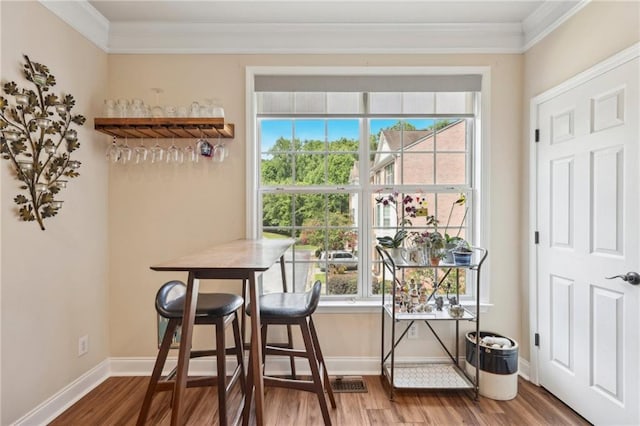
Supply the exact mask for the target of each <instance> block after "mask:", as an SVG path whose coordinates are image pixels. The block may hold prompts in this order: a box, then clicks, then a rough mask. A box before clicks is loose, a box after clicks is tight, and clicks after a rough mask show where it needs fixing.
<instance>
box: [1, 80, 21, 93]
mask: <svg viewBox="0 0 640 426" xmlns="http://www.w3.org/2000/svg"><path fill="white" fill-rule="evenodd" d="M4 93H6V94H7V95H15V94H17V93H18V85H17V84H16V82H15V81H10V82H8V83H5V84H4Z"/></svg>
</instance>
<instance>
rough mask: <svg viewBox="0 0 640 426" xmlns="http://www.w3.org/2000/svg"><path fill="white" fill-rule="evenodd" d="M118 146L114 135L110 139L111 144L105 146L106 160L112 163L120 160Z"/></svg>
mask: <svg viewBox="0 0 640 426" xmlns="http://www.w3.org/2000/svg"><path fill="white" fill-rule="evenodd" d="M120 155H121V154H120V148H119V147H118V144H117V143H116V137H115V136H114V137H113V139H112V140H111V145H109V147H108V148H107V152H106V157H107V161H109V162H110V163H113V164H117V163H118V161H120Z"/></svg>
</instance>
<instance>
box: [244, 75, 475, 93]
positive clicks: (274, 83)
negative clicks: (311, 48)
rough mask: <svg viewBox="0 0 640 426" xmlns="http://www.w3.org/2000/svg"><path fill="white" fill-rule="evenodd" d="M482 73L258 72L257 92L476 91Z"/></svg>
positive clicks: (255, 87) (255, 84)
mask: <svg viewBox="0 0 640 426" xmlns="http://www.w3.org/2000/svg"><path fill="white" fill-rule="evenodd" d="M481 83H482V76H481V75H476V74H463V75H385V76H382V75H380V76H377V75H362V76H357V75H257V76H255V82H254V90H255V91H256V92H479V91H480V89H481Z"/></svg>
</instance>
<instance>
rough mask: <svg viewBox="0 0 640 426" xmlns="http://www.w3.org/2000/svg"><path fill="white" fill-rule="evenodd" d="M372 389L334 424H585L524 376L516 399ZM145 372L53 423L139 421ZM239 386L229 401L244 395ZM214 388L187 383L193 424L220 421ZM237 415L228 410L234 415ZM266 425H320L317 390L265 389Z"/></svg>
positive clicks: (340, 400) (344, 405)
mask: <svg viewBox="0 0 640 426" xmlns="http://www.w3.org/2000/svg"><path fill="white" fill-rule="evenodd" d="M365 381H366V383H367V388H368V392H367V393H336V394H335V396H336V402H337V405H338V408H337V409H335V410H330V411H331V418H332V420H333V424H334V425H346V426H357V425H423V424H424V425H426V424H430V425H448V424H456V425H458V424H472V425H492V426H493V425H588V424H589V423H588V422H587V421H585V420H584V419H583V418H582V417H580V416H579V415H577V414H576V413H575V412H573V411H572V410H571V409H570V408H568V407H567V406H565V405H564V404H563V403H562V402H560V401H559V400H558V399H556V398H555V397H554V396H553V395H551V394H550V393H549V392H547V391H546V390H544V389H543V388H539V387H537V386H534V385H532V384H530V383H529V382H527V381H525V380H523V379H519V383H518V385H519V388H518V396H517V398H515V399H513V400H511V401H494V400H491V399H488V398H484V397H480V400H479V401H478V402H474V401H473V400H472V399H471V397H470V396H469V394H467V393H462V392H455V391H431V392H420V393H418V392H400V393H399V394H397V396H396V401H395V402H391V401H389V399H388V394H387V393H386V391H385V388H384V387H383V385H382V383H381V381H380V378H379V377H378V376H365ZM147 382H148V378H147V377H111V378H109V379H107V380H106V381H105V382H104V383H102V384H101V385H99V386H98V387H97V388H96V389H94V390H93V391H91V392H90V393H89V394H88V395H86V396H85V397H84V398H82V399H81V400H80V401H78V402H77V403H76V404H74V405H73V406H72V407H70V408H69V409H68V410H67V411H65V412H64V413H63V414H62V415H60V416H59V417H58V418H57V419H56V420H55V421H53V422H52V423H51V425H54V426H58V425H65V426H67V425H110V426H111V425H134V424H135V422H136V420H137V417H138V411H139V409H140V405H141V404H142V399H143V396H144V392H145V389H146V385H147ZM237 388H238V386H236V391H235V392H234V394H233V396H232V398H231V400H230V402H229V406H230V407H231V410H234V409H235V408H236V407H237V406H238V405H239V402H240V397H239V395H238V392H237ZM216 395H217V394H216V389H214V388H192V389H187V392H186V404H185V405H184V407H185V413H184V417H185V418H186V421H187V424H189V425H204V424H207V425H211V424H217V422H218V413H217V397H216ZM229 418H230V419H231V418H232V417H231V416H230V417H229ZM265 418H266V419H267V424H268V425H278V426H280V425H282V426H284V425H291V426H294V425H295V426H299V425H305V426H307V425H322V424H323V423H322V415H321V413H320V408H319V406H318V400H317V399H316V396H315V395H314V394H311V393H307V392H298V391H293V390H289V389H277V388H266V392H265ZM170 419H171V410H170V407H169V393H168V392H163V393H161V394H156V396H155V397H154V400H153V404H152V406H151V411H150V414H149V419H148V421H147V424H148V425H168V424H169V423H170Z"/></svg>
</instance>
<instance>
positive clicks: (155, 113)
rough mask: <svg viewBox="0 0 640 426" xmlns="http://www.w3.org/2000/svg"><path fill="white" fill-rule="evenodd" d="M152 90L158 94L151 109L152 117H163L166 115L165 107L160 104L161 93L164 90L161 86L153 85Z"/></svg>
mask: <svg viewBox="0 0 640 426" xmlns="http://www.w3.org/2000/svg"><path fill="white" fill-rule="evenodd" d="M151 91H152V92H153V93H155V94H156V103H155V105H154V107H153V108H152V109H151V116H152V117H163V116H164V108H163V107H162V106H161V105H160V94H161V93H162V92H164V90H162V89H161V88H159V87H152V88H151Z"/></svg>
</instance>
